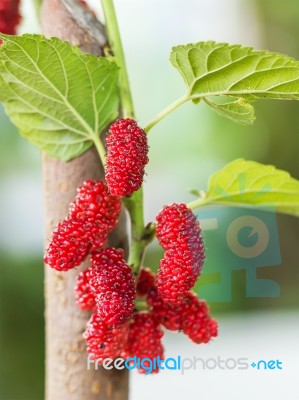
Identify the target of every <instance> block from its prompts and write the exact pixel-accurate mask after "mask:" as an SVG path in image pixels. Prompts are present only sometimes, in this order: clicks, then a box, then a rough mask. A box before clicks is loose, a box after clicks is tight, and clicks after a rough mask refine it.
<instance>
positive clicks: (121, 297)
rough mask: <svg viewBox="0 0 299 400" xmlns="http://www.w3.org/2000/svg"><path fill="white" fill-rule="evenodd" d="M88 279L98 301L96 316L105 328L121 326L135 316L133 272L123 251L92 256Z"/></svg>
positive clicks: (111, 251) (101, 252)
mask: <svg viewBox="0 0 299 400" xmlns="http://www.w3.org/2000/svg"><path fill="white" fill-rule="evenodd" d="M91 262H92V268H91V269H90V270H89V271H88V273H87V277H88V279H89V282H90V286H91V288H92V291H93V293H94V295H95V297H96V304H97V313H98V315H99V316H100V317H101V319H102V320H103V321H104V322H105V323H106V324H122V323H124V322H125V321H127V320H128V319H129V318H130V317H131V316H132V314H133V310H134V300H135V295H136V288H135V281H134V277H133V274H132V270H131V268H130V267H129V266H128V265H127V264H126V263H125V262H124V252H123V250H121V249H114V248H107V249H102V250H100V251H99V252H96V253H93V254H92V259H91Z"/></svg>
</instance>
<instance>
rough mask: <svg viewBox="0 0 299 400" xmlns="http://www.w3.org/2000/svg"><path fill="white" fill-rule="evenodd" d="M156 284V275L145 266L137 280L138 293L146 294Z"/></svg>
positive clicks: (139, 294)
mask: <svg viewBox="0 0 299 400" xmlns="http://www.w3.org/2000/svg"><path fill="white" fill-rule="evenodd" d="M154 285H155V275H154V274H153V273H152V272H151V270H150V269H148V268H143V269H142V270H141V271H140V274H139V277H138V282H137V295H138V296H141V297H142V296H146V295H147V294H148V292H149V291H150V290H151V289H152V287H153V286H154Z"/></svg>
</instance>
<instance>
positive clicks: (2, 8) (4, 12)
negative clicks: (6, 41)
mask: <svg viewBox="0 0 299 400" xmlns="http://www.w3.org/2000/svg"><path fill="white" fill-rule="evenodd" d="M19 8H20V0H0V32H2V33H5V34H8V35H15V34H16V30H17V26H18V25H19V23H20V22H21V16H20V13H19ZM1 43H2V42H1V39H0V44H1Z"/></svg>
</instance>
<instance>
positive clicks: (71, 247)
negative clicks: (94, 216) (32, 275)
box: [44, 219, 91, 271]
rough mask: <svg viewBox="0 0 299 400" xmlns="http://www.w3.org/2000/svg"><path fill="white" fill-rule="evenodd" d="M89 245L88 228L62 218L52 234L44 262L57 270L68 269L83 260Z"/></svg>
mask: <svg viewBox="0 0 299 400" xmlns="http://www.w3.org/2000/svg"><path fill="white" fill-rule="evenodd" d="M90 246H91V244H90V242H89V230H86V229H85V228H84V227H83V226H82V224H80V223H78V222H75V221H72V220H68V219H67V220H64V221H62V222H60V223H59V224H58V226H57V228H56V229H55V231H54V232H53V234H52V239H51V243H50V245H49V247H48V250H47V254H46V256H45V259H44V260H45V263H46V264H48V265H50V266H51V267H52V268H54V269H56V270H57V271H68V270H69V269H71V268H74V267H76V266H78V265H80V264H81V263H82V262H83V261H84V260H85V258H86V257H87V255H88V252H89V250H90Z"/></svg>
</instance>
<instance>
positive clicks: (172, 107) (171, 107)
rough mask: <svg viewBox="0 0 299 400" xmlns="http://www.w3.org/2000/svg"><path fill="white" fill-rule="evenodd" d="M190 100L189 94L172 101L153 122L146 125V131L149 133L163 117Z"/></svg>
mask: <svg viewBox="0 0 299 400" xmlns="http://www.w3.org/2000/svg"><path fill="white" fill-rule="evenodd" d="M189 100H190V97H189V96H188V95H185V96H183V97H181V98H179V99H178V100H176V101H174V102H173V103H171V104H170V105H169V106H168V107H166V108H165V110H163V111H161V112H160V113H159V114H158V115H157V116H156V117H155V118H154V119H153V120H152V121H151V122H149V123H148V124H147V125H146V127H145V128H144V130H145V132H146V133H148V132H149V131H150V130H151V129H152V128H153V127H154V126H155V125H157V123H158V122H160V121H161V120H162V119H164V118H165V117H167V115H169V114H170V113H172V112H173V111H174V110H175V109H176V108H178V107H179V106H181V105H182V104H184V103H186V102H187V101H189Z"/></svg>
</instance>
